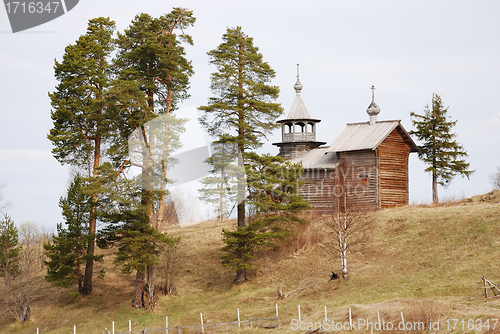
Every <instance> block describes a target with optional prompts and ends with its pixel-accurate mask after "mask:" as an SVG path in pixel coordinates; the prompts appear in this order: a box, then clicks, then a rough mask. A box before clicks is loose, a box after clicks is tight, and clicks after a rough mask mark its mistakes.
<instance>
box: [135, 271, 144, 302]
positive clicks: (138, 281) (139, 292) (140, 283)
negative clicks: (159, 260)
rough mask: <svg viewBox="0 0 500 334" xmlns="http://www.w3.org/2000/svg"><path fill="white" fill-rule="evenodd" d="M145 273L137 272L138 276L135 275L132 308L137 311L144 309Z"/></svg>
mask: <svg viewBox="0 0 500 334" xmlns="http://www.w3.org/2000/svg"><path fill="white" fill-rule="evenodd" d="M145 276H146V275H145V274H144V272H141V271H140V270H137V274H136V275H135V294H134V301H133V302H132V307H133V308H136V309H140V308H142V307H144V285H145V282H144V279H145Z"/></svg>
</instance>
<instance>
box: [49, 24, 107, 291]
mask: <svg viewBox="0 0 500 334" xmlns="http://www.w3.org/2000/svg"><path fill="white" fill-rule="evenodd" d="M114 29H115V23H114V22H113V21H112V20H110V19H109V18H103V17H100V18H96V19H92V20H89V24H88V28H87V33H86V34H85V35H82V36H80V38H79V39H78V40H77V41H76V43H75V44H72V45H69V46H67V47H66V49H65V54H64V55H63V59H62V62H58V61H56V63H55V66H54V70H55V76H56V79H57V80H58V81H59V84H58V85H57V87H56V90H55V91H54V92H53V93H52V94H49V97H50V99H51V104H52V112H51V117H52V120H53V124H54V125H53V128H52V129H51V130H50V132H49V135H48V136H47V137H48V138H49V140H50V141H51V142H52V144H53V145H54V148H53V149H52V154H53V155H54V157H55V158H56V159H57V160H58V161H59V162H60V163H62V164H70V165H73V166H76V167H78V168H79V169H80V170H86V171H88V176H89V177H91V178H92V179H93V180H94V182H98V179H99V169H100V166H101V161H102V155H103V153H104V148H105V142H106V141H107V139H108V137H109V126H110V122H112V119H110V118H109V117H107V115H106V101H105V94H106V92H107V90H108V88H109V85H110V80H111V71H110V70H111V65H110V59H109V58H110V55H111V53H112V51H113V48H114V44H113V34H114ZM92 188H93V194H92V204H91V214H90V215H89V217H88V219H89V225H88V226H89V235H90V236H91V237H92V236H94V235H95V233H96V221H97V217H96V207H97V199H98V195H99V191H100V190H99V187H98V186H94V187H92ZM94 245H95V242H94V239H93V238H89V241H88V245H87V255H88V261H87V263H86V266H85V278H84V283H83V287H82V293H83V294H84V295H88V294H90V293H91V292H92V274H93V268H94V262H93V260H92V259H93V256H94V252H95V246H94Z"/></svg>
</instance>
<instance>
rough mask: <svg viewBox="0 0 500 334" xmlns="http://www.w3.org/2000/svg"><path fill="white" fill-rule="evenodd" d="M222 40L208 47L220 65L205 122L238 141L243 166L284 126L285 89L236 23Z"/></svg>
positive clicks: (241, 213)
mask: <svg viewBox="0 0 500 334" xmlns="http://www.w3.org/2000/svg"><path fill="white" fill-rule="evenodd" d="M222 40H223V42H222V43H221V44H220V45H219V46H218V47H217V48H216V49H214V50H212V51H209V52H208V55H209V57H210V64H212V65H215V66H216V68H217V72H214V73H212V75H211V89H212V92H213V93H214V94H215V95H216V96H214V97H211V98H210V99H209V104H208V105H207V106H202V107H200V110H203V111H205V114H204V115H203V117H202V118H201V122H202V124H203V125H204V126H205V128H206V129H207V130H208V132H209V133H210V135H212V136H214V137H217V142H219V143H229V144H234V145H236V147H237V148H238V150H239V158H238V167H239V168H240V169H242V170H243V169H244V168H245V165H246V163H247V162H248V159H249V158H248V152H249V151H250V150H252V149H256V148H258V147H260V146H262V142H261V140H262V139H263V138H266V135H267V134H269V133H271V131H272V130H273V129H276V128H278V125H277V124H276V122H275V121H276V119H277V118H278V117H279V116H280V115H281V114H282V112H283V109H282V108H281V106H280V105H279V104H278V103H273V102H271V101H273V100H275V99H276V98H277V97H278V95H279V88H278V87H276V86H271V85H269V84H268V83H269V82H270V81H271V80H272V79H273V78H274V77H275V72H274V70H273V69H272V68H271V67H270V66H269V64H267V63H266V62H264V60H263V55H262V54H261V53H259V49H258V48H257V47H256V46H254V44H253V38H251V37H249V36H247V35H246V34H245V33H244V32H243V31H242V29H241V27H236V28H228V29H227V31H226V33H225V34H224V35H223V37H222ZM245 173H247V174H248V171H245ZM245 173H242V175H240V176H239V177H238V180H237V188H238V194H237V198H238V202H239V203H238V208H237V213H238V227H239V228H244V227H245V201H244V198H245V192H246V189H245V178H244V176H245V175H244V174H245ZM236 276H237V277H236V282H238V283H242V282H244V281H245V280H246V271H245V269H244V268H241V269H239V270H237V274H236Z"/></svg>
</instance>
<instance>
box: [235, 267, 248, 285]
mask: <svg viewBox="0 0 500 334" xmlns="http://www.w3.org/2000/svg"><path fill="white" fill-rule="evenodd" d="M246 280H247V271H246V269H239V270H237V271H236V279H235V280H234V283H236V284H240V283H243V282H245V281H246Z"/></svg>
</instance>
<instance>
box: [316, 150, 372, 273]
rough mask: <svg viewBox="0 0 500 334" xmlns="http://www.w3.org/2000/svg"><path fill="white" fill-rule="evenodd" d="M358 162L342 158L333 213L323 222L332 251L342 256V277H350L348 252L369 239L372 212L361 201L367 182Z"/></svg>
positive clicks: (334, 192)
mask: <svg viewBox="0 0 500 334" xmlns="http://www.w3.org/2000/svg"><path fill="white" fill-rule="evenodd" d="M357 174H358V173H356V170H355V167H354V165H353V164H352V163H351V162H350V161H349V159H348V158H346V157H345V156H344V157H341V158H340V159H339V162H338V165H337V167H336V169H335V186H334V187H333V190H332V193H331V194H330V196H329V199H330V214H329V215H328V217H327V218H325V219H324V220H323V222H322V226H323V230H324V232H325V234H326V237H327V238H326V242H325V245H326V247H327V251H328V253H329V254H330V255H331V256H333V257H336V258H339V259H340V264H341V267H342V278H343V279H344V280H348V279H349V276H350V275H349V270H348V255H349V254H351V253H352V252H354V251H357V250H359V246H362V245H363V244H364V243H365V242H366V238H367V236H368V234H367V232H368V229H369V226H370V225H371V224H372V222H373V216H372V213H371V212H368V211H367V210H366V209H364V208H362V207H361V206H359V204H358V196H360V195H361V194H360V192H362V191H363V190H362V189H363V185H362V183H361V180H360V179H359V177H358V175H357Z"/></svg>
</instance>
